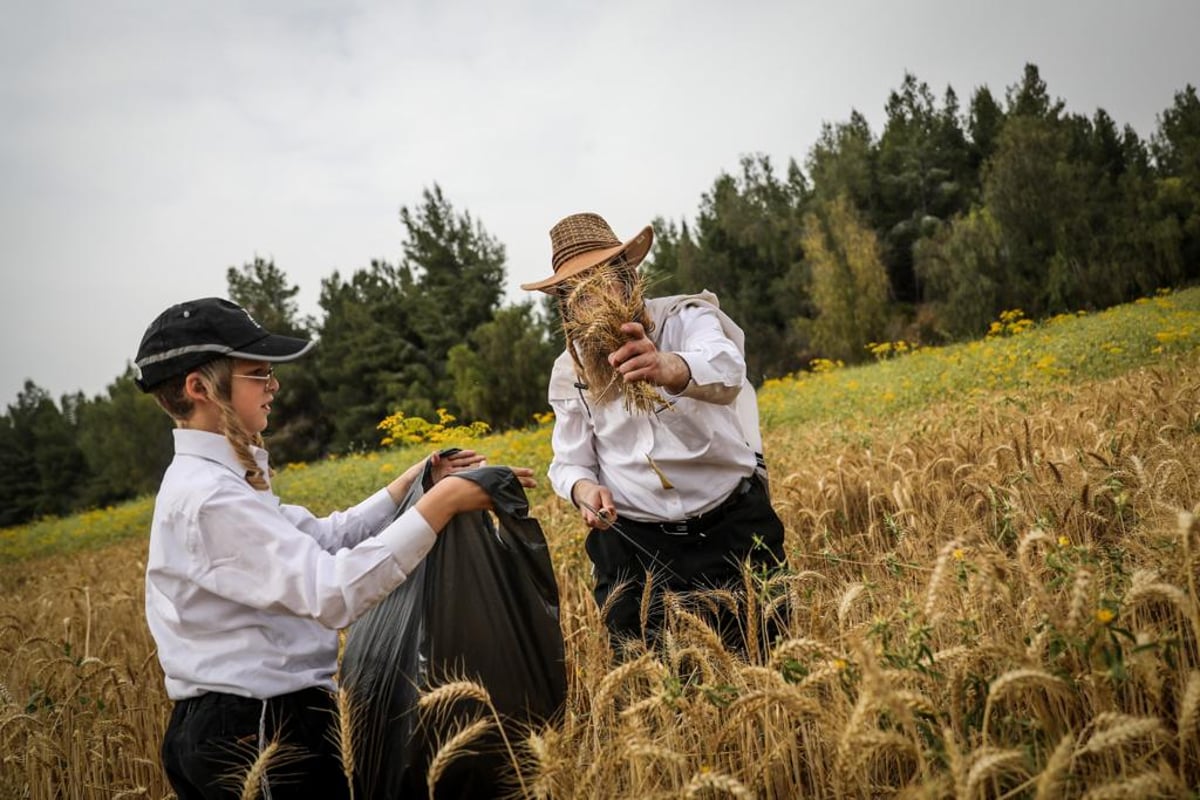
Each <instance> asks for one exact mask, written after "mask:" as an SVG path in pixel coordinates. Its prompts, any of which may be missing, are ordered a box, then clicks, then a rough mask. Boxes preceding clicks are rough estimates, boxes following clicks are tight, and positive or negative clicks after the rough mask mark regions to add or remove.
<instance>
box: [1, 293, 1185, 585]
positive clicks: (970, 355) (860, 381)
mask: <svg viewBox="0 0 1200 800" xmlns="http://www.w3.org/2000/svg"><path fill="white" fill-rule="evenodd" d="M1002 327H1003V330H1002V331H1001V333H1000V335H996V336H991V337H989V338H985V339H980V340H978V341H973V342H968V343H965V344H960V345H954V346H950V347H940V348H927V349H918V350H916V351H914V352H910V353H907V354H904V355H900V356H896V357H893V358H887V359H884V360H882V361H879V362H878V363H874V364H869V365H866V366H859V367H849V368H835V369H831V370H828V371H822V372H814V373H803V374H801V375H798V376H793V377H788V378H784V379H780V380H772V381H768V382H767V383H766V384H765V385H764V386H763V387H762V389H761V390H760V391H759V411H760V414H761V417H762V421H763V428H764V431H765V432H770V431H771V430H774V429H778V428H782V427H791V426H796V425H813V424H822V423H831V424H836V425H840V426H847V427H853V426H854V425H856V423H857V422H859V421H867V420H878V419H881V418H884V419H886V418H889V417H890V418H894V419H899V420H902V419H903V414H904V412H907V411H911V410H914V409H918V408H922V407H925V406H927V405H930V404H936V403H942V402H949V401H961V400H963V399H968V400H969V399H970V398H972V397H979V398H983V397H986V396H994V395H996V394H997V393H999V394H1001V395H1002V396H1006V397H1008V398H1009V399H1010V400H1011V401H1012V402H1016V403H1022V402H1024V401H1025V400H1027V399H1029V398H1031V397H1033V396H1036V395H1038V394H1041V393H1043V392H1048V391H1053V390H1054V387H1056V386H1061V385H1063V384H1072V383H1080V382H1084V381H1090V380H1098V379H1104V378H1109V377H1113V376H1115V375H1119V374H1121V373H1124V372H1127V371H1129V370H1132V369H1136V368H1138V367H1141V366H1145V365H1148V364H1154V363H1157V362H1159V361H1162V360H1165V359H1167V358H1169V357H1171V355H1172V354H1176V353H1182V352H1186V351H1190V350H1193V349H1195V348H1197V346H1200V289H1188V290H1184V291H1179V292H1174V293H1170V294H1164V295H1160V296H1158V297H1154V298H1148V299H1145V300H1139V301H1137V302H1135V303H1129V304H1127V305H1123V306H1118V307H1115V308H1112V309H1109V310H1107V311H1103V312H1100V313H1096V314H1084V315H1064V316H1062V317H1056V318H1054V319H1050V320H1046V321H1045V322H1042V323H1040V324H1036V325H1033V324H1030V323H1015V324H1009V325H1007V326H1002ZM462 446H464V447H473V448H474V449H476V450H479V451H480V452H483V453H486V454H487V456H488V458H489V460H490V461H491V463H493V464H519V465H523V466H529V467H532V468H533V469H534V470H535V472H536V474H538V475H539V476H544V475H545V471H546V467H547V466H548V465H549V462H550V429H549V426H548V425H544V426H542V427H540V428H537V429H534V430H528V431H514V432H509V433H504V434H496V435H493V436H488V437H485V438H482V439H479V440H475V441H471V442H463V443H462ZM434 448H435V446H434V445H424V446H408V447H405V448H402V449H392V450H384V451H380V452H375V453H369V454H367V455H362V456H350V457H345V458H334V459H328V460H325V461H321V462H315V463H312V464H302V465H289V466H288V467H286V468H285V469H283V470H281V471H280V472H279V474H278V475H277V476H276V478H275V488H276V490H277V491H278V493H279V495H280V496H281V497H282V498H283V499H284V501H285V502H290V503H299V504H301V505H304V506H307V507H308V508H310V509H312V510H313V511H314V512H315V513H317V514H324V513H328V512H329V511H331V510H333V509H335V508H341V507H344V506H346V505H348V504H351V503H353V502H355V501H357V500H358V499H360V498H362V497H365V496H366V495H367V494H369V493H370V492H373V491H375V490H376V489H378V488H379V487H380V486H382V485H384V484H385V483H386V482H387V481H389V480H390V479H391V478H392V477H394V476H395V475H397V474H398V473H399V472H401V471H403V470H404V469H405V468H406V467H407V466H408V465H409V464H411V463H412V462H414V461H415V460H417V459H418V458H421V457H423V456H424V455H426V454H427V453H428V452H430V451H431V450H433V449H434ZM540 481H541V485H540V486H539V487H538V488H537V489H535V490H533V492H531V498H530V499H531V501H533V502H535V503H536V502H538V501H540V500H541V499H544V498H545V497H548V496H549V494H550V489H549V486H548V482H547V481H546V480H545V479H544V477H540ZM152 506H153V500H152V498H149V497H145V498H140V499H138V500H134V501H131V502H129V503H125V504H123V505H120V506H116V507H112V508H108V509H98V510H93V511H88V512H85V513H82V514H76V515H73V516H70V517H64V518H61V519H57V518H52V519H43V520H39V521H37V522H34V523H31V524H28V525H21V526H17V527H13V528H5V529H0V563H5V562H9V561H15V560H19V559H26V558H33V557H39V556H46V555H52V554H56V553H62V552H69V551H72V550H77V549H80V548H87V547H97V546H101V545H105V544H108V543H110V542H114V541H117V540H120V539H124V538H127V537H130V536H145V535H146V534H147V532H148V531H149V528H150V516H151V512H152Z"/></svg>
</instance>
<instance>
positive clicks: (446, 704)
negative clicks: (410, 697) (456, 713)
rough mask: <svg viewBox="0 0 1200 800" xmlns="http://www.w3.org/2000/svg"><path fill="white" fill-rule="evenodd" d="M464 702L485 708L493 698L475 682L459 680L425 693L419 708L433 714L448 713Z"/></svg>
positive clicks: (418, 702)
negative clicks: (476, 703)
mask: <svg viewBox="0 0 1200 800" xmlns="http://www.w3.org/2000/svg"><path fill="white" fill-rule="evenodd" d="M462 700H474V701H476V702H478V703H481V704H482V705H484V706H490V705H491V703H492V697H491V695H490V694H488V690H487V689H486V688H484V687H483V686H481V685H480V684H478V683H476V682H475V681H468V680H458V681H450V682H448V683H443V684H441V685H440V686H437V687H436V688H433V689H430V690H429V691H427V692H425V693H424V694H422V695H421V697H420V699H419V700H417V707H418V708H420V709H421V710H422V711H425V712H431V713H432V712H437V711H448V710H451V709H452V707H453V706H454V704H455V703H458V702H460V701H462Z"/></svg>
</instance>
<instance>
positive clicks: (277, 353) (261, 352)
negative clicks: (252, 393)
mask: <svg viewBox="0 0 1200 800" xmlns="http://www.w3.org/2000/svg"><path fill="white" fill-rule="evenodd" d="M315 344H316V342H312V341H309V340H308V339H297V338H295V337H292V336H279V335H277V334H274V333H272V334H270V335H268V336H264V337H263V338H261V339H259V340H258V341H257V342H254V343H253V344H248V345H245V346H243V347H239V348H238V349H237V350H234V351H232V352H229V353H226V354H225V355H227V356H231V357H233V358H248V359H251V360H254V361H293V360H295V359H297V358H299V357H300V356H302V355H304V354H305V353H307V352H308V351H309V350H311V349H312V348H313V346H314V345H315Z"/></svg>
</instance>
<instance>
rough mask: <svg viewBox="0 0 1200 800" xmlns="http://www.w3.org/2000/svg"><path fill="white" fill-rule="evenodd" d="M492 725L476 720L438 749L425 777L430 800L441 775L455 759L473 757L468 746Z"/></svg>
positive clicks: (485, 719)
mask: <svg viewBox="0 0 1200 800" xmlns="http://www.w3.org/2000/svg"><path fill="white" fill-rule="evenodd" d="M494 724H495V723H493V722H492V720H491V719H489V718H487V717H483V718H481V719H477V720H475V721H474V722H472V723H471V724H470V725H465V726H462V727H460V728H459V729H458V730H456V731H455V732H454V733H453V734H452V735H451V736H450V738H449V739H447V740H446V741H445V743H443V744H442V746H441V747H439V748H438V750H437V752H436V753H434V755H433V758H432V759H431V760H430V762H429V771H428V773H427V774H426V776H425V786H426V787H427V788H428V789H429V797H430V800H432V798H433V797H434V787H435V786H437V782H438V780H440V779H441V777H442V773H444V772H445V771H446V769H447V768H448V767H449V766H450V764H451V763H452V762H453V761H454V760H455V759H457V758H461V757H462V756H466V755H473V754H474V753H473V751H471V750H469V749H468V746H469V745H470V744H471V743H472V742H474V741H475V740H476V739H478V738H480V737H481V736H483V735H484V734H485V733H487V732H488V730H490V729H491V728H492V726H493V725H494Z"/></svg>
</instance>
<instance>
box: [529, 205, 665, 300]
mask: <svg viewBox="0 0 1200 800" xmlns="http://www.w3.org/2000/svg"><path fill="white" fill-rule="evenodd" d="M653 241H654V230H653V229H652V228H651V227H650V226H649V225H647V226H646V227H644V228H642V230H641V232H639V233H638V235H637V236H634V237H633V238H632V239H630V240H629V241H627V242H625V243H622V242H621V240H620V239H618V238H617V235H616V234H615V233H613V230H612V228H610V227H609V225H608V223H607V222H605V221H604V218H603V217H601V216H600V215H599V214H572V215H571V216H569V217H564V218H563V219H561V220H559V222H558V223H557V224H556V225H555V226H554V227H553V228H551V229H550V248H551V256H550V263H551V265H552V266H553V267H554V274H553V275H551V276H550V277H549V278H546V279H545V280H541V281H537V282H535V283H523V284H521V288H522V289H524V290H526V291H528V292H533V291H543V292H545V293H546V294H555V293H556V289H555V287H556V286H557V285H558V284H560V283H562V282H563V281H565V280H567V279H568V278H573V277H574V276H576V275H578V274H579V273H581V272H583V271H585V270H588V269H591V268H592V267H596V266H599V265H601V264H603V263H605V262H606V261H609V260H610V259H612V258H615V257H616V256H619V255H624V256H625V265H626V266H627V267H628V268H629V269H635V268H636V267H637V265H638V264H640V263H641V262H642V259H643V258H645V257H646V253H648V252H650V244H651V243H652V242H653Z"/></svg>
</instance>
